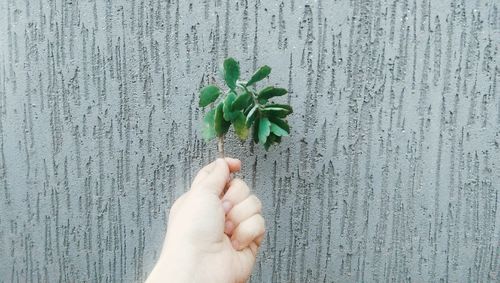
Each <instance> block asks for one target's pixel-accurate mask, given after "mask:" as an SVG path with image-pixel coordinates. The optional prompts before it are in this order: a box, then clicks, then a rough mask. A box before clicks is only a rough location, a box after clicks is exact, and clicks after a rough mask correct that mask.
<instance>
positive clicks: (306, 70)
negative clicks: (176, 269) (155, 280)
mask: <svg viewBox="0 0 500 283" xmlns="http://www.w3.org/2000/svg"><path fill="white" fill-rule="evenodd" d="M0 2H1V3H0V44H1V46H0V106H1V107H0V281H3V282H11V281H45V282H57V281H77V282H82V281H108V282H116V281H126V282H131V281H141V280H143V279H144V278H145V277H146V276H147V274H148V273H149V272H150V270H151V268H152V266H153V264H154V261H155V259H156V258H157V257H158V251H159V248H160V245H161V242H162V240H163V235H164V232H165V229H166V222H167V221H166V215H167V213H168V210H169V207H170V206H171V204H172V202H173V200H174V199H175V198H176V197H178V196H179V195H180V194H182V193H183V192H184V191H185V190H186V189H187V188H188V186H189V183H190V180H191V178H192V177H193V175H194V173H195V172H196V171H197V170H198V169H199V168H200V167H201V166H202V165H203V164H205V163H207V162H209V160H211V159H213V158H214V157H215V155H216V152H215V150H216V146H215V143H209V144H206V143H204V142H203V141H202V140H200V136H201V135H200V131H199V128H200V127H199V125H200V121H201V117H202V114H203V113H201V112H200V110H199V109H198V108H197V107H195V105H196V104H197V90H198V89H199V87H200V86H202V85H204V84H206V83H207V80H212V79H213V77H214V76H215V77H216V80H218V81H219V82H220V78H218V77H217V74H218V69H219V65H220V63H221V62H222V60H223V58H225V57H226V56H228V55H229V56H235V57H236V58H238V59H239V60H240V61H241V66H242V69H243V73H244V74H245V75H248V74H249V73H250V72H251V71H252V70H253V69H254V68H255V67H256V66H259V65H260V64H269V65H270V66H272V68H273V71H274V72H273V73H272V74H271V77H270V79H269V81H268V82H266V83H270V84H281V85H285V86H286V87H288V88H289V89H290V90H291V95H290V96H289V98H288V99H289V100H290V102H291V103H292V104H293V106H294V107H295V110H296V112H295V114H294V115H293V117H292V118H291V123H292V125H293V126H294V127H293V133H292V136H291V137H290V138H287V139H286V141H285V142H284V143H282V145H281V146H280V147H279V148H274V149H273V150H271V151H269V152H265V151H264V150H263V149H261V148H260V147H259V148H257V147H255V148H253V147H252V146H250V145H249V144H248V143H244V144H241V143H239V142H237V141H235V140H234V139H231V141H230V142H229V144H228V145H227V147H228V148H227V150H228V152H229V153H230V154H231V155H232V156H236V157H239V158H241V159H242V160H243V164H244V170H243V173H241V174H240V176H241V177H243V178H244V179H245V180H246V181H247V182H248V183H249V184H250V185H251V186H252V187H253V189H254V192H255V193H256V194H257V195H258V196H259V197H260V198H261V199H262V200H263V202H264V214H265V218H266V220H267V227H268V230H267V234H266V238H265V242H264V245H263V247H262V250H261V253H260V255H259V261H258V263H257V265H256V268H255V272H254V275H253V277H252V282H334V281H336V282H354V281H358V282H360V281H366V282H370V281H371V282H376V281H383V282H386V281H395V282H401V281H411V282H424V281H441V280H444V281H451V282H466V281H473V282H477V281H481V282H487V281H490V282H498V280H500V274H499V270H500V268H499V265H500V263H499V257H500V247H499V242H500V237H499V234H500V209H499V192H500V185H499V184H500V149H499V147H500V145H499V144H500V95H499V87H498V86H497V84H498V80H499V78H500V72H499V71H500V67H499V61H500V60H499V59H500V58H499V42H500V15H499V8H500V5H499V3H498V2H497V1H494V0H489V1H488V0H478V1H466V0H462V1H458V0H448V1H437V0H434V1H430V0H413V1H408V0H400V1H369V0H352V1H321V0H317V1H307V2H302V1H296V0H292V1H282V2H280V1H277V2H273V1H259V0H248V1H246V0H243V1H229V0H226V1H221V0H204V1H199V2H197V1H192V0H191V1H180V0H177V1H176V0H172V1H170V2H164V1H160V0H135V1H116V0H107V1H105V0H102V1H92V0H72V1H71V0H53V1H45V0H38V1H28V0H25V1H20V0H2V1H0ZM284 99H286V98H284Z"/></svg>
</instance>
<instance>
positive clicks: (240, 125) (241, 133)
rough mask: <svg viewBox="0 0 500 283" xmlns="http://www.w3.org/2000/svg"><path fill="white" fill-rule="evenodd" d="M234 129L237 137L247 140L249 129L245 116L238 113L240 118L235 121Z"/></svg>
mask: <svg viewBox="0 0 500 283" xmlns="http://www.w3.org/2000/svg"><path fill="white" fill-rule="evenodd" d="M233 127H234V131H235V133H236V135H237V136H238V137H239V138H240V139H241V140H245V139H246V138H247V137H248V128H247V126H246V123H245V115H243V113H241V112H238V117H237V118H236V119H234V122H233Z"/></svg>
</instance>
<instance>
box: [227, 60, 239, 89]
mask: <svg viewBox="0 0 500 283" xmlns="http://www.w3.org/2000/svg"><path fill="white" fill-rule="evenodd" d="M239 78H240V63H238V61H236V60H234V58H227V59H226V60H224V80H225V81H226V84H227V86H228V87H229V88H230V89H232V90H234V89H235V88H236V81H237V80H238V79H239Z"/></svg>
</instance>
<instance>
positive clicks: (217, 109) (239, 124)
mask: <svg viewBox="0 0 500 283" xmlns="http://www.w3.org/2000/svg"><path fill="white" fill-rule="evenodd" d="M223 73H224V81H225V82H226V86H227V87H228V90H227V91H223V90H222V89H221V88H220V87H218V86H216V85H208V86H205V87H203V88H202V89H201V90H200V102H199V106H200V107H206V106H208V105H210V104H213V103H214V106H213V108H212V110H210V111H209V112H207V113H206V115H205V118H204V119H203V137H204V138H205V140H207V141H209V140H212V139H213V138H215V137H218V147H217V148H218V152H219V156H220V157H224V136H225V135H226V133H227V132H228V131H229V128H230V126H231V125H233V128H234V131H235V133H236V135H237V136H238V137H239V138H240V139H241V140H242V141H244V140H246V139H247V138H248V135H249V130H250V128H252V137H253V141H254V142H255V143H260V144H262V145H264V148H265V149H266V150H268V149H269V147H270V146H271V145H273V144H278V143H280V142H281V138H282V137H284V136H288V135H289V134H290V126H289V125H288V122H287V121H286V120H285V119H286V117H287V116H288V115H290V114H291V113H292V112H293V110H292V107H291V106H290V105H287V104H277V103H273V102H270V101H269V100H270V99H271V98H273V97H276V96H282V95H285V94H286V93H288V91H287V90H286V89H284V88H279V87H274V86H267V87H265V88H263V89H261V90H260V91H257V90H256V89H255V83H257V82H259V81H261V80H263V79H265V78H266V77H267V76H269V74H270V73H271V68H270V67H269V66H267V65H264V66H262V67H260V68H259V69H258V70H257V71H255V73H254V74H253V75H252V77H251V78H250V80H248V81H243V80H240V65H239V62H238V61H236V60H235V59H233V58H227V59H226V60H224V64H223ZM221 94H223V95H221ZM217 100H219V102H218V103H215V102H216V101H217Z"/></svg>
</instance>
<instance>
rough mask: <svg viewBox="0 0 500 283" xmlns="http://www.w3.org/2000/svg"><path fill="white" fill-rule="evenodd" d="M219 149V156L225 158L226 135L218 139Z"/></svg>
mask: <svg viewBox="0 0 500 283" xmlns="http://www.w3.org/2000/svg"><path fill="white" fill-rule="evenodd" d="M217 150H218V151H219V158H224V136H220V137H219V139H218V140H217Z"/></svg>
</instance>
